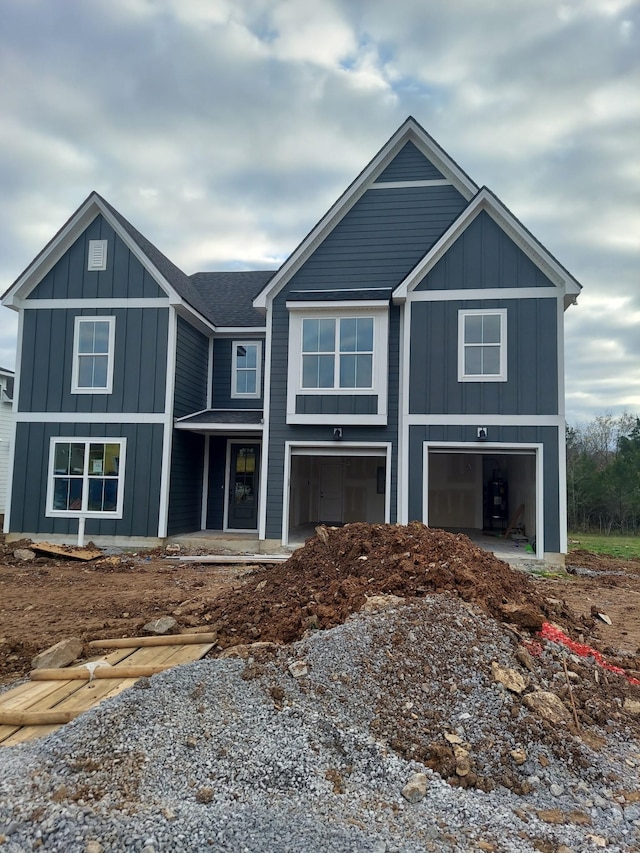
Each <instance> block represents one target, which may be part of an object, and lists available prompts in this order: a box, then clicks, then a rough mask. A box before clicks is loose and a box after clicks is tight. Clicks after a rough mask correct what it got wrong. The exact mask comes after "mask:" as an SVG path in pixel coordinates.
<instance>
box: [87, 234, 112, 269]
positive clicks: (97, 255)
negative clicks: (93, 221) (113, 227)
mask: <svg viewBox="0 0 640 853" xmlns="http://www.w3.org/2000/svg"><path fill="white" fill-rule="evenodd" d="M106 268H107V241H106V240H89V251H88V257H87V270H88V271H89V272H102V271H103V270H106Z"/></svg>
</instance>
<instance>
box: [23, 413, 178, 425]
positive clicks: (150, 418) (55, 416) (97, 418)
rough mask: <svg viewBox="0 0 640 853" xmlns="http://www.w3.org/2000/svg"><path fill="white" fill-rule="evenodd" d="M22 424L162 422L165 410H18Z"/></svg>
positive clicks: (164, 418)
mask: <svg viewBox="0 0 640 853" xmlns="http://www.w3.org/2000/svg"><path fill="white" fill-rule="evenodd" d="M15 420H16V423H21V424H29V423H31V424H47V423H51V424H162V423H164V422H165V420H166V417H165V414H164V412H16V413H15Z"/></svg>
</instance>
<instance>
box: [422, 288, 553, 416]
mask: <svg viewBox="0 0 640 853" xmlns="http://www.w3.org/2000/svg"><path fill="white" fill-rule="evenodd" d="M471 308H506V309H507V381H506V382H459V381H458V311H459V310H461V309H471ZM557 317H558V306H557V300H556V299H550V298H547V299H500V300H495V299H486V300H464V301H463V300H456V301H451V302H446V301H445V302H412V303H411V328H410V335H411V353H410V386H409V397H410V399H409V412H410V413H411V414H451V415H454V414H478V415H482V414H503V415H507V414H523V415H554V414H558V346H557V341H558V338H557Z"/></svg>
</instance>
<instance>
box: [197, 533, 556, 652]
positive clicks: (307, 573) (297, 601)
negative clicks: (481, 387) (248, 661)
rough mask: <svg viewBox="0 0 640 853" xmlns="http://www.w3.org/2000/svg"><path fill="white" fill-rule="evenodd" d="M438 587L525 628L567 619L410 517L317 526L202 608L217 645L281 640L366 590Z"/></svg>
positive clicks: (478, 552) (344, 611) (343, 608)
mask: <svg viewBox="0 0 640 853" xmlns="http://www.w3.org/2000/svg"><path fill="white" fill-rule="evenodd" d="M254 579H255V581H256V582H255V585H254ZM438 592H451V593H454V594H456V595H458V596H459V597H460V598H462V599H463V600H464V601H467V602H471V603H473V604H476V605H478V606H479V607H481V608H482V609H483V610H484V611H485V612H486V613H488V614H490V615H491V616H493V617H495V618H497V619H499V620H502V621H505V622H509V623H512V624H515V625H516V626H517V627H518V628H524V629H528V630H530V631H537V630H539V629H540V628H541V626H542V623H543V621H544V620H545V619H548V618H553V619H554V620H555V621H558V620H559V621H561V622H562V621H564V622H567V623H569V624H570V623H571V622H572V620H573V615H572V614H571V613H570V612H569V611H568V610H566V608H563V606H562V605H561V604H560V605H558V604H556V605H554V608H553V609H552V608H551V607H550V605H549V602H548V601H547V600H546V599H545V598H544V597H543V596H542V595H540V594H539V593H538V592H537V591H536V589H535V586H534V583H533V582H532V581H531V579H530V578H529V577H527V576H526V575H525V574H523V573H520V572H515V571H513V570H512V569H511V568H510V567H509V566H508V565H507V564H506V563H504V562H502V561H501V560H499V559H497V557H495V556H494V555H493V554H490V553H488V552H487V551H483V550H482V549H481V548H478V547H477V546H476V545H474V544H473V543H472V542H471V540H470V539H469V538H468V537H467V536H465V535H464V534H461V533H458V534H452V533H447V532H446V531H444V530H437V529H433V528H429V527H426V526H425V525H424V524H420V523H419V522H413V523H411V524H409V525H406V526H400V525H392V524H365V523H355V524H346V525H345V526H344V527H340V528H337V527H324V526H321V527H319V528H317V535H316V536H315V537H313V538H311V539H309V540H308V541H307V543H306V544H305V545H304V547H302V548H300V549H299V550H298V551H296V552H295V553H294V554H293V555H292V556H291V558H290V559H289V560H288V561H287V562H286V563H285V564H283V565H279V566H270V567H269V568H268V569H265V570H264V571H263V572H262V573H261V574H260V576H259V577H258V576H257V575H254V576H253V577H252V578H251V579H249V580H247V584H246V585H245V586H243V588H242V589H240V590H237V591H231V592H226V593H222V594H221V595H220V596H219V597H218V598H217V599H216V601H215V602H213V603H212V606H211V607H210V608H209V612H210V616H211V621H212V623H214V624H215V625H216V628H217V629H218V631H219V644H220V645H221V646H222V647H223V648H224V647H227V646H230V645H234V644H237V643H248V642H255V641H256V640H261V641H270V642H281V643H289V642H292V641H294V640H297V639H299V638H300V637H302V636H303V635H304V633H305V631H307V630H309V629H311V630H313V629H326V628H332V627H334V626H335V625H339V624H341V623H343V622H344V621H345V620H346V619H347V617H348V616H349V615H350V614H352V613H355V612H356V611H358V610H360V609H361V607H362V605H363V604H364V603H365V601H366V600H367V598H370V597H372V596H376V595H396V596H400V597H402V598H415V597H422V596H425V595H428V594H431V593H438Z"/></svg>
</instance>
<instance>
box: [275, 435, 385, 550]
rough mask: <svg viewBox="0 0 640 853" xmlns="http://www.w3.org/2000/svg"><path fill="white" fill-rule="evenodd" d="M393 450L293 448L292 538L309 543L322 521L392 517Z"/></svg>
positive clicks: (289, 536) (378, 520) (332, 523)
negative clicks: (390, 464)
mask: <svg viewBox="0 0 640 853" xmlns="http://www.w3.org/2000/svg"><path fill="white" fill-rule="evenodd" d="M387 475H388V462H387V450H386V448H382V449H376V450H373V449H370V448H344V449H337V448H331V449H328V448H326V447H293V448H291V451H290V455H289V506H288V512H287V516H286V517H287V519H288V524H287V531H286V541H287V542H288V543H289V544H296V543H299V542H304V540H305V539H306V538H307V537H308V536H311V535H312V534H313V531H314V529H315V527H316V526H317V525H318V524H326V525H330V526H341V525H343V524H348V523H350V522H354V521H367V522H370V523H372V524H376V523H383V522H385V521H388V518H389V484H388V482H387V480H388V476H387Z"/></svg>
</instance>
